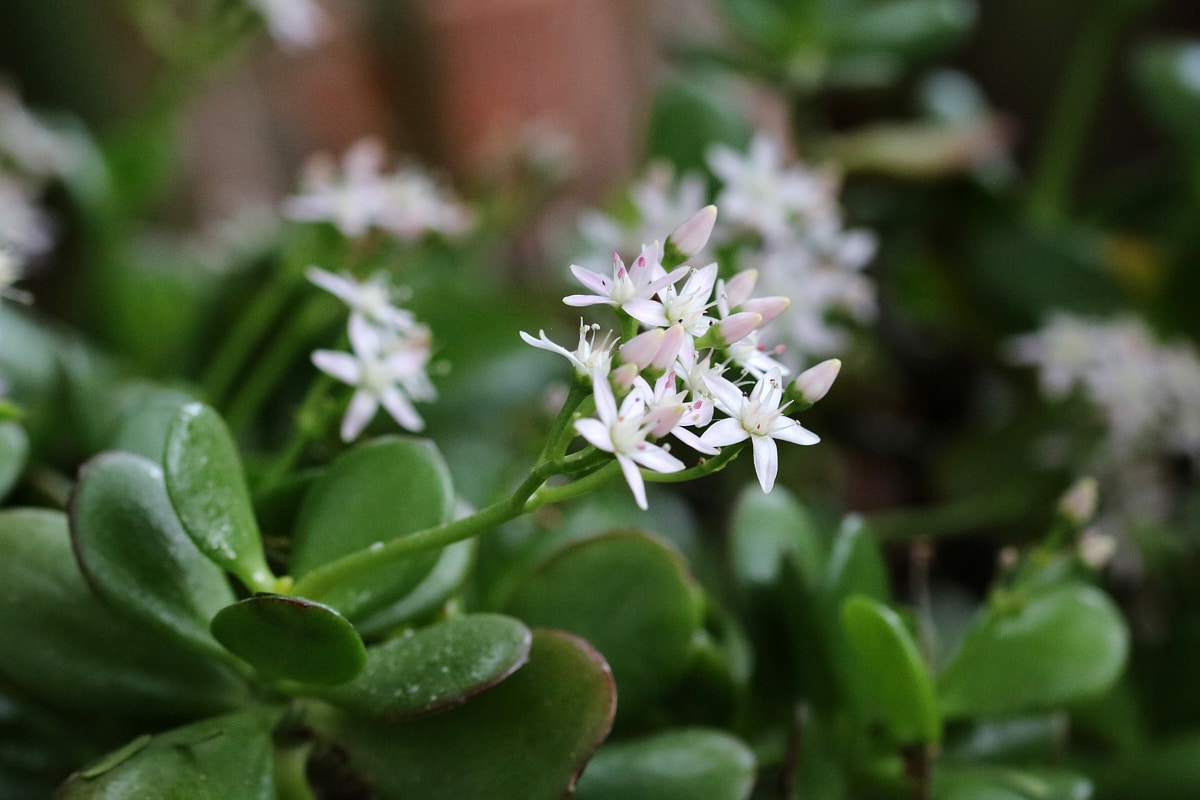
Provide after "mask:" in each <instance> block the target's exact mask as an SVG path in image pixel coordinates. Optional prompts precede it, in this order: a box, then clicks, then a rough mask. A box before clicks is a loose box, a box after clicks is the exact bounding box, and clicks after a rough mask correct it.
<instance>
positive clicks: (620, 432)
mask: <svg viewBox="0 0 1200 800" xmlns="http://www.w3.org/2000/svg"><path fill="white" fill-rule="evenodd" d="M592 392H593V396H594V398H595V401H596V417H587V418H585V419H581V420H577V421H576V422H575V430H577V431H578V432H579V435H580V436H582V437H583V438H584V439H586V440H587V441H588V443H590V444H591V445H592V446H594V447H596V448H597V449H600V450H603V451H605V452H607V453H612V454H613V455H614V456H616V459H617V463H618V464H620V466H621V472H622V474H624V476H625V481H626V483H628V484H629V489H630V491H631V492H633V498H634V500H635V501H636V502H637V504H638V508H640V509H642V510H643V511H644V510H645V509H646V508H647V507H648V506H647V504H646V486H645V483H644V481H643V480H642V474H641V472H639V471H638V467H639V466H641V467H645V468H646V469H649V470H653V471H654V472H679V471H680V470H682V469H683V468H684V464H683V462H682V461H680V460H679V459H678V458H676V457H675V456H673V455H671V454H670V453H668V452H667V451H666V450H665V449H664V448H662V447H660V446H659V445H656V444H654V443H653V442H648V441H646V437H647V436H649V435H650V432H651V431H652V430H653V429H654V428H655V427H656V426H657V424H658V422H659V421H660V416H661V415H655V414H647V412H646V402H645V400H644V399H643V397H642V396H641V394H639V393H637V392H630V393H629V394H628V395H626V396H625V399H624V400H623V401H622V402H621V406H620V408H618V407H617V401H616V398H615V397H614V396H613V392H612V387H610V386H609V385H608V377H607V376H604V375H600V374H597V375H596V376H595V378H594V380H593V389H592Z"/></svg>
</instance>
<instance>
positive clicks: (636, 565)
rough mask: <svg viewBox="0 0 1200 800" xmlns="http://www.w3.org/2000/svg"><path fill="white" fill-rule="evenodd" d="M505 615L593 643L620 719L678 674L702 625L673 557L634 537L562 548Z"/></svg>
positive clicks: (521, 588)
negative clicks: (613, 684) (606, 667)
mask: <svg viewBox="0 0 1200 800" xmlns="http://www.w3.org/2000/svg"><path fill="white" fill-rule="evenodd" d="M504 610H505V611H506V612H508V613H510V614H512V615H513V616H516V617H519V618H520V619H522V620H524V621H525V622H527V623H529V624H530V625H536V626H545V627H552V628H562V629H563V630H567V631H570V632H571V633H574V634H577V635H579V636H582V637H584V638H585V639H587V640H588V641H589V642H591V643H592V644H593V645H595V646H596V648H597V649H599V650H600V652H601V653H603V654H604V657H605V658H606V659H608V662H609V663H610V664H611V665H612V669H613V674H614V676H615V678H616V681H617V687H618V689H619V690H620V692H621V705H620V709H619V711H618V713H619V714H620V715H621V717H622V719H629V718H633V717H634V716H636V715H637V714H639V713H642V712H644V711H645V710H646V709H647V707H648V706H649V705H650V704H651V703H653V702H654V701H655V700H657V699H659V698H660V697H662V695H663V694H664V693H665V692H666V691H667V690H669V689H670V688H671V687H672V686H673V685H674V684H675V683H676V682H677V681H678V680H679V679H680V678H681V677H682V676H683V672H684V670H685V669H686V667H687V663H688V656H689V653H690V651H691V647H692V640H693V638H694V637H695V636H696V634H697V632H698V631H699V629H700V622H701V620H700V614H699V609H698V604H697V602H696V589H695V585H694V584H693V582H692V579H691V576H690V575H689V574H688V572H687V568H686V565H685V564H684V563H683V560H682V559H681V558H680V556H679V554H678V553H676V552H675V551H674V550H673V549H671V548H670V547H668V546H667V545H665V544H663V543H662V542H660V541H658V540H657V539H654V538H651V537H650V536H647V535H645V534H642V533H635V532H620V533H611V534H607V535H605V536H600V537H596V538H594V539H589V540H587V541H584V542H579V543H577V544H574V545H571V546H569V547H566V548H564V549H563V550H561V551H559V552H558V553H557V554H556V555H555V556H553V557H552V558H550V559H549V560H548V561H546V563H544V564H543V565H542V566H541V567H540V568H539V569H537V570H535V571H534V572H533V573H532V574H530V575H529V576H528V577H527V578H526V579H525V580H524V581H523V582H522V583H520V584H519V585H518V586H517V588H516V590H515V591H514V592H513V594H512V596H511V597H510V598H509V600H508V602H507V603H506V604H505V608H504ZM617 621H619V624H617Z"/></svg>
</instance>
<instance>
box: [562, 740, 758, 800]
mask: <svg viewBox="0 0 1200 800" xmlns="http://www.w3.org/2000/svg"><path fill="white" fill-rule="evenodd" d="M754 772H755V759H754V753H752V752H751V751H750V748H748V747H747V746H746V745H745V744H743V743H742V742H741V741H739V740H738V739H735V738H734V737H732V736H730V735H729V734H727V733H724V732H721V731H715V730H705V729H702V728H684V729H678V730H670V731H666V732H664V733H659V734H656V735H654V736H649V737H646V738H644V739H638V740H636V741H630V742H620V743H613V744H608V745H605V746H604V747H602V748H600V751H599V752H597V753H596V757H595V758H593V759H592V761H591V763H590V764H588V768H587V771H586V772H585V773H584V774H583V777H582V778H580V780H579V788H578V791H577V792H576V793H575V797H576V798H577V800H744V798H747V797H749V796H750V790H751V789H753V788H754Z"/></svg>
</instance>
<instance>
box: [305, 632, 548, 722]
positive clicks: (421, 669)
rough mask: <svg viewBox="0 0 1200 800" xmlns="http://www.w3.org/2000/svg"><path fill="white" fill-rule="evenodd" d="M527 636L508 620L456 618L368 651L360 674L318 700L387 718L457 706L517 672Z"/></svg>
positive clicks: (526, 647) (525, 654)
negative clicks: (322, 699)
mask: <svg viewBox="0 0 1200 800" xmlns="http://www.w3.org/2000/svg"><path fill="white" fill-rule="evenodd" d="M531 636H532V634H531V633H530V631H529V628H527V627H525V625H524V624H523V623H522V622H521V621H520V620H516V619H513V618H512V617H505V616H502V615H500V614H472V615H469V616H465V617H456V618H454V619H450V620H447V621H446V622H440V623H438V624H436V625H430V626H429V627H426V628H421V629H420V630H418V631H415V632H413V633H410V634H406V635H403V636H398V637H396V638H394V639H389V640H388V641H386V642H383V643H382V644H379V645H375V646H373V647H371V648H370V649H368V650H367V663H366V666H365V667H364V668H363V671H362V674H360V675H359V676H358V677H357V678H355V679H354V680H353V681H351V682H350V683H348V684H346V685H345V686H340V687H337V688H335V689H331V690H326V691H323V692H321V693H319V696H321V697H323V698H324V699H325V700H328V701H329V702H331V703H334V704H335V705H337V706H340V707H342V708H345V709H347V710H350V711H353V712H355V713H358V714H364V715H368V716H380V717H389V718H402V717H413V716H418V715H420V714H425V713H428V712H431V711H437V710H440V709H444V708H449V707H451V706H456V705H461V704H462V703H465V702H466V701H467V700H468V699H469V698H471V697H474V696H475V695H477V694H479V693H480V692H483V691H485V690H487V689H490V688H491V687H493V686H495V685H496V684H498V683H500V682H501V681H502V680H504V679H505V678H507V677H508V676H509V675H511V674H512V673H513V672H514V671H516V670H517V669H519V668H520V667H521V666H522V665H523V664H524V663H525V662H526V661H527V660H528V658H529V646H530V642H531V641H532V639H531Z"/></svg>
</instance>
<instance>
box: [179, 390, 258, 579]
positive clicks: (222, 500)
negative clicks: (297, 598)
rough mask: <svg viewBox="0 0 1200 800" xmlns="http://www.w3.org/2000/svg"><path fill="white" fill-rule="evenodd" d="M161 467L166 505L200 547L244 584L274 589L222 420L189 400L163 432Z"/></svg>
mask: <svg viewBox="0 0 1200 800" xmlns="http://www.w3.org/2000/svg"><path fill="white" fill-rule="evenodd" d="M163 471H164V473H165V476H166V483H167V491H168V493H169V494H170V497H171V503H172V504H173V505H174V506H175V511H176V512H177V513H178V514H179V519H180V521H181V522H182V523H183V528H184V530H185V531H187V533H188V535H189V536H191V537H192V541H194V542H195V543H196V546H197V547H199V548H200V551H201V552H202V553H204V554H205V555H206V556H208V557H209V558H210V559H211V560H212V561H213V562H214V563H216V564H217V565H219V566H220V567H222V568H223V569H226V570H228V571H229V572H231V573H233V574H234V575H236V576H237V577H238V579H239V580H241V582H242V583H244V584H245V585H246V586H247V587H249V588H251V589H255V590H258V591H267V590H270V589H273V588H274V585H275V579H274V577H273V576H272V575H271V571H270V569H268V567H267V562H266V557H265V556H264V555H263V549H262V537H261V536H260V534H259V531H258V524H257V523H256V522H255V519H254V509H253V507H252V506H251V504H250V492H249V490H248V489H247V488H246V479H245V476H244V474H243V472H242V462H241V460H240V459H239V458H238V454H237V447H236V446H235V445H234V442H233V437H232V436H231V435H230V433H229V429H228V428H226V427H225V422H224V420H222V419H221V417H220V415H219V414H217V412H216V411H214V410H213V409H211V408H209V407H208V406H206V405H204V404H203V403H189V404H188V405H186V406H184V407H183V408H182V409H181V410H180V411H179V414H178V415H177V416H176V417H175V420H174V422H172V423H171V427H170V429H169V430H168V432H167V447H166V452H165V453H164V456H163Z"/></svg>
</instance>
